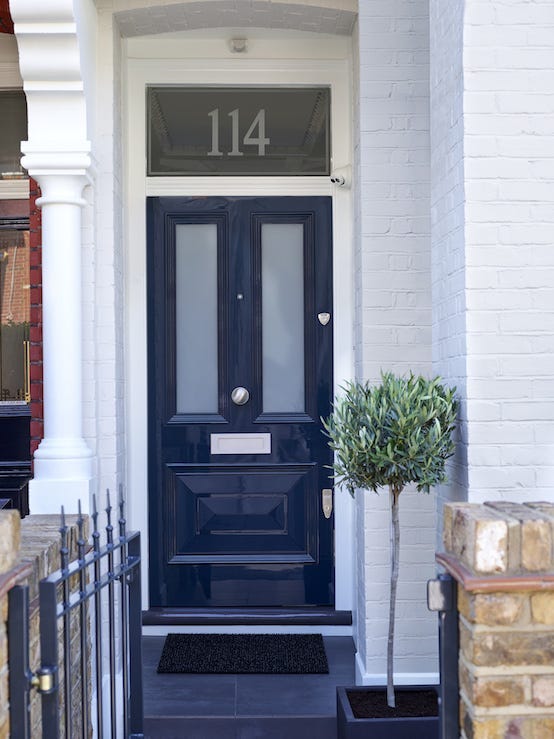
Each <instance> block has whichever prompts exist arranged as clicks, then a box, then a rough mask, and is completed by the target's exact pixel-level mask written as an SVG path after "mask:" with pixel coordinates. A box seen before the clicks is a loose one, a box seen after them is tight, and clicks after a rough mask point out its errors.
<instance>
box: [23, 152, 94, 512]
mask: <svg viewBox="0 0 554 739" xmlns="http://www.w3.org/2000/svg"><path fill="white" fill-rule="evenodd" d="M23 164H24V166H25V167H27V169H28V170H29V173H30V174H31V175H32V176H33V177H34V178H35V179H36V180H37V181H38V183H39V185H40V187H41V193H42V197H41V198H40V199H39V200H38V201H37V204H38V205H40V206H41V207H42V311H43V313H42V317H43V368H44V378H43V383H44V384H43V393H44V439H43V440H42V442H41V443H40V446H39V448H38V449H37V451H36V452H35V464H34V479H33V480H31V483H30V491H29V492H30V508H31V511H32V513H46V512H53V511H55V510H59V507H60V506H61V505H62V504H63V505H64V506H65V510H66V511H68V512H75V511H76V510H77V501H78V500H81V503H82V506H83V509H84V510H85V511H86V510H88V508H89V498H90V493H91V488H92V480H93V475H94V468H93V461H94V459H93V454H92V451H91V450H90V449H89V447H88V446H87V444H86V442H85V440H84V438H83V411H82V341H83V336H82V309H81V305H82V290H81V282H82V275H81V248H82V246H81V213H82V207H83V205H84V204H85V201H84V200H83V197H82V195H83V189H84V187H85V186H86V185H87V184H88V177H87V170H88V167H89V166H90V157H89V155H88V152H71V153H69V152H62V153H59V154H57V155H55V154H52V152H48V154H40V153H36V152H33V153H28V154H27V155H26V156H25V157H24V158H23ZM48 165H50V166H48ZM60 165H61V166H60Z"/></svg>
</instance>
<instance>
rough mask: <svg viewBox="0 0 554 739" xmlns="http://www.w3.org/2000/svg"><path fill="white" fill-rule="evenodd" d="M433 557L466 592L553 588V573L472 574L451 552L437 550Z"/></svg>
mask: <svg viewBox="0 0 554 739" xmlns="http://www.w3.org/2000/svg"><path fill="white" fill-rule="evenodd" d="M435 559H436V561H437V563H438V564H439V565H440V566H441V567H444V569H445V570H446V571H447V572H448V574H449V575H451V576H452V577H453V578H454V579H455V580H456V581H457V582H458V583H460V585H462V586H463V588H464V590H466V591H467V592H468V593H499V592H512V591H523V590H535V591H536V590H554V573H543V574H540V575H538V574H531V573H526V574H524V575H513V574H510V575H474V574H473V572H471V570H470V569H469V568H468V567H466V566H465V565H464V564H462V562H460V560H459V559H458V558H457V557H455V556H453V555H451V554H446V553H444V552H439V553H438V554H436V555H435Z"/></svg>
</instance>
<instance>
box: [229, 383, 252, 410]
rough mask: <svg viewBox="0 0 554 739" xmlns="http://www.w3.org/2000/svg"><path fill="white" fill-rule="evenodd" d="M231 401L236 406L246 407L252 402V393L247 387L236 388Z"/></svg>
mask: <svg viewBox="0 0 554 739" xmlns="http://www.w3.org/2000/svg"><path fill="white" fill-rule="evenodd" d="M231 400H232V401H233V403H234V404H235V405H245V404H246V403H248V401H249V400H250V393H249V392H248V390H247V389H246V388H245V387H240V385H239V387H236V388H234V390H233V391H232V392H231Z"/></svg>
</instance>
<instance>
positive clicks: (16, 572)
mask: <svg viewBox="0 0 554 739" xmlns="http://www.w3.org/2000/svg"><path fill="white" fill-rule="evenodd" d="M32 570H33V567H32V565H31V564H30V563H29V562H23V563H22V564H19V565H17V566H16V567H13V568H12V569H11V570H10V571H9V572H6V573H5V574H4V575H0V599H1V598H3V597H4V596H5V595H6V593H8V592H9V591H10V590H11V589H12V588H13V586H14V585H17V584H18V583H19V582H21V581H22V580H25V579H26V578H27V577H29V575H30V574H31V572H32Z"/></svg>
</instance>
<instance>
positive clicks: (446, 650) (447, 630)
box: [427, 574, 460, 739]
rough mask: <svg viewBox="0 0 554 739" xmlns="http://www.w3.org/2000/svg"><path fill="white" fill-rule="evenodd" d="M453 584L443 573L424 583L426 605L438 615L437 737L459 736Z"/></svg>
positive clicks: (452, 737) (458, 645) (457, 634)
mask: <svg viewBox="0 0 554 739" xmlns="http://www.w3.org/2000/svg"><path fill="white" fill-rule="evenodd" d="M457 593H458V589H457V583H456V581H455V580H454V579H453V578H452V577H451V576H450V575H446V574H441V575H439V576H438V577H437V578H436V580H429V582H428V583H427V605H428V607H429V609H430V610H431V611H437V612H438V615H439V666H440V687H439V703H440V711H439V713H440V733H439V736H440V738H441V739H458V737H459V735H460V718H459V717H460V713H459V710H460V709H459V703H460V698H459V690H460V688H459V677H458V663H459V651H460V639H459V626H458V618H459V614H458V606H457Z"/></svg>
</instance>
